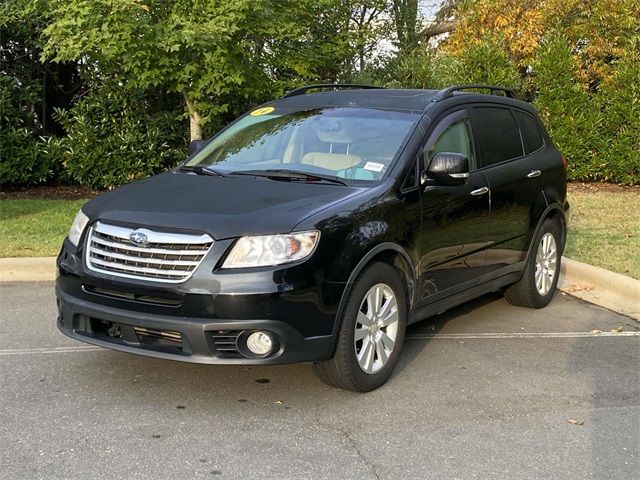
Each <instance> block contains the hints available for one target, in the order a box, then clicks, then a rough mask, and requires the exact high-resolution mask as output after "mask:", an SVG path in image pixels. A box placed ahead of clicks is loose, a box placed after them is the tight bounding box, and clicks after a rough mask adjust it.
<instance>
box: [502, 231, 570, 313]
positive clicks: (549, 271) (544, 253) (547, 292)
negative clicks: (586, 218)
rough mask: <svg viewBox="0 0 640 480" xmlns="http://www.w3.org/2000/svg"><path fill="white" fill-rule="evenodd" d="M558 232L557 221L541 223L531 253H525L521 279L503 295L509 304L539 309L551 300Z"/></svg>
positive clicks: (557, 271) (558, 251)
mask: <svg viewBox="0 0 640 480" xmlns="http://www.w3.org/2000/svg"><path fill="white" fill-rule="evenodd" d="M561 233H562V232H560V227H559V226H558V223H557V222H554V221H553V220H551V219H546V220H545V221H544V223H543V224H542V227H541V228H540V230H539V231H538V234H537V235H536V238H535V239H534V244H533V245H534V250H532V251H531V253H530V254H529V259H528V260H527V264H526V266H525V269H524V273H523V275H522V279H521V280H520V281H519V282H518V283H514V284H513V285H511V286H510V287H508V288H507V289H506V291H505V293H504V296H505V298H506V299H507V301H508V302H509V303H511V304H513V305H518V306H522V307H529V308H542V307H545V306H546V305H547V304H548V303H549V302H550V301H551V299H552V298H553V295H554V293H555V290H556V286H557V284H558V276H559V275H560V262H561V256H562V243H561V242H562V238H563V235H562V234H561Z"/></svg>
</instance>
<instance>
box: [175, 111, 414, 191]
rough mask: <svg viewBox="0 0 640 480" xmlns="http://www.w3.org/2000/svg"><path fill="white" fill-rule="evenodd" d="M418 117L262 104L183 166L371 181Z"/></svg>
mask: <svg viewBox="0 0 640 480" xmlns="http://www.w3.org/2000/svg"><path fill="white" fill-rule="evenodd" d="M419 118H420V117H419V115H417V114H413V113H406V112H395V111H383V110H374V109H362V108H322V109H313V110H304V111H292V109H290V108H289V109H284V108H281V109H278V108H277V107H276V108H275V109H274V107H264V108H260V109H257V110H254V111H253V112H251V113H250V114H248V115H246V116H244V117H242V118H240V119H239V120H238V121H237V122H235V123H233V124H232V125H230V126H229V127H228V128H227V129H225V130H223V131H222V132H221V133H220V134H219V135H218V136H217V137H215V138H214V139H213V140H212V141H211V142H209V143H208V144H207V145H206V146H205V148H204V149H203V150H202V151H201V152H199V153H198V154H196V155H195V156H194V157H193V158H192V159H191V160H189V161H188V162H187V163H186V164H185V166H187V167H202V168H212V169H215V170H216V171H218V172H223V173H231V172H244V171H273V170H278V171H281V170H284V171H285V172H286V171H292V172H303V173H308V174H311V175H313V174H318V175H326V176H332V177H337V178H343V179H349V180H362V181H376V180H379V179H381V178H382V176H383V175H384V173H385V171H386V170H387V169H388V168H389V166H390V165H391V163H392V161H393V160H394V158H395V157H396V155H397V153H398V150H399V148H400V146H401V145H402V143H403V141H404V139H405V138H406V137H407V135H408V134H409V133H410V132H411V130H412V128H413V126H414V125H415V123H416V122H417V121H418V120H419Z"/></svg>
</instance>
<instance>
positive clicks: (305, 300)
mask: <svg viewBox="0 0 640 480" xmlns="http://www.w3.org/2000/svg"><path fill="white" fill-rule="evenodd" d="M215 262H216V259H215V258H213V259H211V258H209V259H206V260H205V262H203V264H202V266H201V268H199V269H198V270H197V271H196V273H195V274H194V275H193V277H192V278H191V279H189V280H187V281H185V282H183V283H181V284H177V285H175V284H174V285H167V284H164V285H163V284H158V283H151V282H145V281H137V280H130V279H124V278H116V277H113V276H109V275H102V274H96V273H95V272H92V271H89V270H88V269H87V268H86V266H85V265H84V262H83V257H82V252H81V251H76V250H75V249H74V248H73V247H72V246H70V245H69V244H68V242H65V245H64V247H63V249H62V252H61V254H60V255H59V257H58V260H57V265H58V276H57V279H56V296H57V302H58V321H57V324H58V328H59V329H60V330H61V331H62V332H63V333H64V334H65V335H67V336H69V337H71V338H74V339H77V340H80V341H83V342H87V343H90V344H94V345H99V346H102V347H106V348H111V349H115V350H120V351H124V352H129V353H136V354H140V355H147V356H151V357H158V358H166V359H172V360H178V361H185V362H193V363H208V364H214V363H220V364H256V365H259V364H263V365H268V364H283V363H296V362H309V361H319V360H326V359H328V358H331V356H332V355H333V351H334V349H335V342H336V336H335V334H334V333H333V329H334V325H335V319H336V311H337V305H338V302H339V299H340V296H341V294H342V292H343V289H344V285H343V284H335V283H331V282H325V281H323V280H322V279H321V278H320V277H318V275H317V274H315V273H314V272H313V271H310V270H309V269H308V267H307V266H305V265H298V266H295V267H291V268H288V269H286V268H285V269H273V270H271V271H269V270H260V271H258V270H256V271H253V272H246V273H230V272H219V273H218V272H217V271H216V270H215V269H214V268H213V266H214V265H215ZM256 330H262V331H267V332H269V333H270V334H271V335H272V336H273V337H274V339H275V344H276V346H275V348H274V351H273V352H272V353H271V354H269V355H268V356H266V357H263V358H257V357H255V356H252V355H251V353H250V352H249V351H248V350H247V349H246V343H245V342H244V340H245V339H246V336H247V335H248V334H249V333H250V332H251V331H256Z"/></svg>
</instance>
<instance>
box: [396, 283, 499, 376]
mask: <svg viewBox="0 0 640 480" xmlns="http://www.w3.org/2000/svg"><path fill="white" fill-rule="evenodd" d="M502 298H504V297H503V295H502V293H500V292H492V293H489V294H487V295H483V296H482V297H478V298H476V299H474V300H470V301H469V302H466V303H463V304H462V305H459V306H457V307H454V308H451V309H449V310H447V311H445V312H443V313H440V314H436V315H434V316H432V317H429V318H427V319H425V320H421V321H419V322H416V323H414V324H412V325H409V327H408V328H407V334H406V337H405V342H404V346H403V348H402V354H401V355H400V359H399V360H398V365H397V366H396V370H395V375H398V374H401V372H402V371H403V370H404V369H405V368H407V367H408V366H410V365H411V364H412V363H413V362H414V361H415V359H416V358H417V357H418V356H419V355H420V354H421V353H422V351H424V350H425V349H426V348H427V347H428V346H429V344H430V343H431V341H432V340H433V339H432V338H429V337H426V338H424V337H422V338H420V339H412V336H413V335H424V334H428V335H435V334H437V333H439V332H440V331H441V330H442V329H443V328H444V327H445V326H446V325H447V323H449V322H450V321H451V320H453V319H458V320H459V317H461V316H463V315H466V314H469V313H471V312H473V311H474V310H476V309H478V308H480V307H483V306H485V305H489V304H491V303H495V302H498V301H500V300H502ZM469 320H472V318H470V319H469ZM467 323H469V324H471V323H473V322H471V321H467Z"/></svg>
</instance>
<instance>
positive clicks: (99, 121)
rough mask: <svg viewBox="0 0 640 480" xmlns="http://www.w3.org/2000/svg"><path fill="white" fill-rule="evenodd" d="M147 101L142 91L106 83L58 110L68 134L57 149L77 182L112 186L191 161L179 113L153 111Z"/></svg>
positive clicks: (106, 186)
mask: <svg viewBox="0 0 640 480" xmlns="http://www.w3.org/2000/svg"><path fill="white" fill-rule="evenodd" d="M148 100H149V97H148V96H147V97H145V95H144V94H143V93H142V92H132V91H131V90H127V91H124V90H122V89H121V88H119V86H118V85H117V84H113V85H105V86H102V87H100V88H99V89H97V90H94V91H93V92H91V93H90V94H89V95H88V96H87V97H85V98H83V99H82V100H80V101H79V102H78V103H76V104H75V106H74V107H73V108H72V109H71V110H70V111H68V112H62V111H61V112H59V119H60V121H61V122H62V124H63V125H64V127H65V129H66V131H67V136H66V137H65V138H64V139H63V140H62V141H61V142H60V144H59V145H53V146H52V148H53V150H54V151H56V152H58V153H57V154H58V155H59V154H60V153H61V155H62V157H63V158H64V164H65V167H66V169H67V172H68V175H69V176H70V178H71V179H72V180H73V181H75V182H78V183H80V184H82V185H86V186H89V187H92V188H97V189H102V188H113V187H115V186H118V185H122V184H124V183H128V182H131V181H133V180H137V179H140V178H143V177H146V176H148V175H152V174H154V173H158V172H161V171H163V170H164V169H166V168H169V167H172V166H174V165H176V164H177V163H178V162H180V161H181V160H184V158H186V138H185V135H184V134H185V129H184V124H183V122H181V121H178V120H177V119H176V116H177V114H176V112H175V111H157V110H154V109H153V107H152V106H151V105H149V103H148ZM155 103H156V104H157V99H156V102H155Z"/></svg>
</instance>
